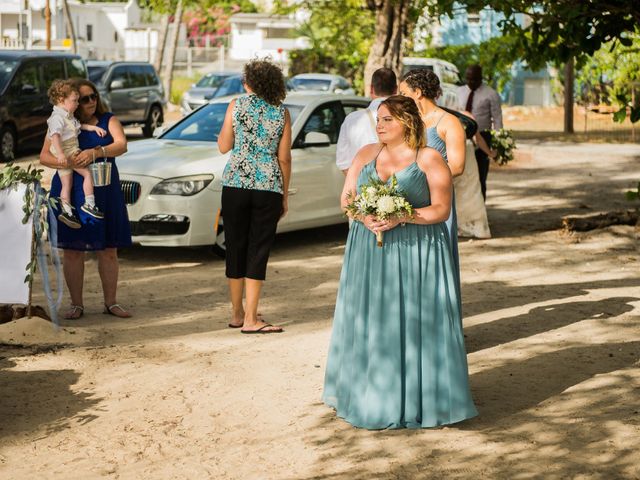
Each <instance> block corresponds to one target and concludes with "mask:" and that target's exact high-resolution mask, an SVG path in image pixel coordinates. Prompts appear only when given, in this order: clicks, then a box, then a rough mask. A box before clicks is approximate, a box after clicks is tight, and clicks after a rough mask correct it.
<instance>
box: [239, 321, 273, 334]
mask: <svg viewBox="0 0 640 480" xmlns="http://www.w3.org/2000/svg"><path fill="white" fill-rule="evenodd" d="M267 327H273V325H271V324H270V323H265V324H264V325H263V326H261V327H260V328H258V329H257V330H240V332H241V333H245V334H247V335H251V334H254V335H266V334H267V333H282V332H284V330H283V329H282V328H280V327H277V328H280V330H265V328H267Z"/></svg>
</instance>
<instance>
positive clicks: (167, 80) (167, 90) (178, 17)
mask: <svg viewBox="0 0 640 480" xmlns="http://www.w3.org/2000/svg"><path fill="white" fill-rule="evenodd" d="M182 5H183V0H178V5H177V6H176V14H175V15H174V17H173V25H174V29H173V30H172V31H171V38H170V39H169V54H168V57H169V58H168V59H167V66H166V67H165V74H164V95H165V98H166V99H167V100H171V82H172V80H173V64H174V62H175V60H176V49H177V47H178V38H179V37H180V25H181V24H182Z"/></svg>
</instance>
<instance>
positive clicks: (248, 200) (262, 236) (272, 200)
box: [222, 187, 282, 280]
mask: <svg viewBox="0 0 640 480" xmlns="http://www.w3.org/2000/svg"><path fill="white" fill-rule="evenodd" d="M281 215H282V194H281V193H277V192H269V191H265V190H250V189H246V188H235V187H222V216H223V218H224V238H225V245H226V248H227V252H226V275H227V278H251V279H252V280H264V279H265V276H266V273H267V261H268V260H269V253H270V251H271V246H272V245H273V240H274V239H275V236H276V227H277V226H278V220H279V219H280V216H281Z"/></svg>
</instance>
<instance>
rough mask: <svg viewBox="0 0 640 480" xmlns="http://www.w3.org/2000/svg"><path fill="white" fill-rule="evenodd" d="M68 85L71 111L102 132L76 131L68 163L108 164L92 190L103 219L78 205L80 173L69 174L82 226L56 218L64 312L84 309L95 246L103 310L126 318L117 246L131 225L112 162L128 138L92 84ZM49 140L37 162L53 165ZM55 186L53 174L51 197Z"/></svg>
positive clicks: (127, 241) (127, 240)
mask: <svg viewBox="0 0 640 480" xmlns="http://www.w3.org/2000/svg"><path fill="white" fill-rule="evenodd" d="M73 84H74V86H75V87H76V88H77V89H78V91H79V92H80V97H79V106H78V109H77V110H76V111H75V115H76V117H77V118H78V120H80V122H82V123H86V124H90V125H95V126H97V127H100V128H102V129H104V130H106V131H107V134H106V135H105V136H103V137H101V136H99V135H98V133H96V132H93V131H84V130H83V131H81V132H80V134H79V135H78V142H79V144H80V149H81V152H80V153H79V154H78V155H77V156H76V157H75V159H74V160H73V165H74V166H75V167H86V166H87V165H89V164H90V163H91V162H92V161H93V160H94V159H104V160H105V161H107V162H109V163H111V182H110V184H109V185H106V186H102V187H96V188H95V189H94V195H95V203H96V205H97V207H98V208H99V209H100V211H102V212H103V213H104V219H102V220H96V219H95V218H93V217H91V216H89V215H88V214H86V213H85V212H83V211H82V210H80V206H81V205H82V204H83V203H84V201H85V199H84V192H83V190H82V177H81V176H80V175H79V174H77V173H75V172H74V173H73V177H74V178H73V188H72V191H71V204H72V206H73V207H74V208H75V209H76V212H78V216H79V219H80V223H81V224H82V226H81V228H79V229H72V228H69V227H68V226H66V225H65V224H63V223H62V222H59V221H58V222H57V229H58V239H57V240H58V242H57V246H58V247H59V248H62V249H63V250H64V257H63V266H64V277H65V280H66V283H67V287H68V288H69V294H70V296H71V307H70V308H69V310H68V311H67V312H65V314H64V317H65V318H66V319H70V320H76V319H78V318H80V317H81V316H82V315H83V313H84V302H83V298H82V290H83V283H84V262H85V252H87V251H95V252H96V256H97V259H98V271H99V273H100V281H101V282H102V291H103V295H104V309H103V313H106V314H110V315H114V316H116V317H120V318H128V317H131V313H130V312H129V311H128V310H127V309H126V308H125V307H123V306H122V305H120V304H119V303H118V302H117V299H116V294H117V287H118V272H119V266H118V249H119V248H123V247H129V246H130V245H131V229H130V226H129V217H128V215H127V207H126V205H125V203H124V196H123V194H122V189H121V188H120V178H119V176H118V168H117V167H116V163H115V157H118V156H120V155H122V154H123V153H125V152H126V151H127V138H126V137H125V134H124V130H123V129H122V125H121V124H120V122H119V121H118V119H117V118H116V117H115V116H114V115H113V114H112V113H111V112H107V111H106V109H105V108H104V105H103V104H102V102H101V100H100V94H99V92H98V89H97V88H96V86H95V85H94V84H93V83H92V82H90V81H89V80H86V79H83V78H78V79H74V80H73ZM50 145H51V140H49V139H46V140H45V142H44V145H43V147H42V150H41V152H40V163H42V164H43V165H46V166H48V167H51V168H58V167H59V165H58V164H57V161H56V158H55V157H54V156H53V155H52V154H51V152H50V151H49V148H50ZM60 189H61V184H60V177H59V176H58V174H57V173H56V174H55V175H54V176H53V179H52V180H51V196H52V197H56V198H57V197H59V195H60Z"/></svg>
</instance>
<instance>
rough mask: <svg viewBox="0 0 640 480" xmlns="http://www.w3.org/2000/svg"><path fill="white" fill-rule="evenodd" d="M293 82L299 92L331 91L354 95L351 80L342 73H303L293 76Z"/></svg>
mask: <svg viewBox="0 0 640 480" xmlns="http://www.w3.org/2000/svg"><path fill="white" fill-rule="evenodd" d="M291 84H292V85H293V88H294V89H295V90H296V91H298V92H309V91H314V92H329V93H342V94H344V95H353V94H354V93H355V90H354V89H353V88H351V85H350V84H349V81H348V80H347V79H346V78H344V77H341V76H340V75H333V74H330V73H301V74H299V75H295V76H293V77H291Z"/></svg>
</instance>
